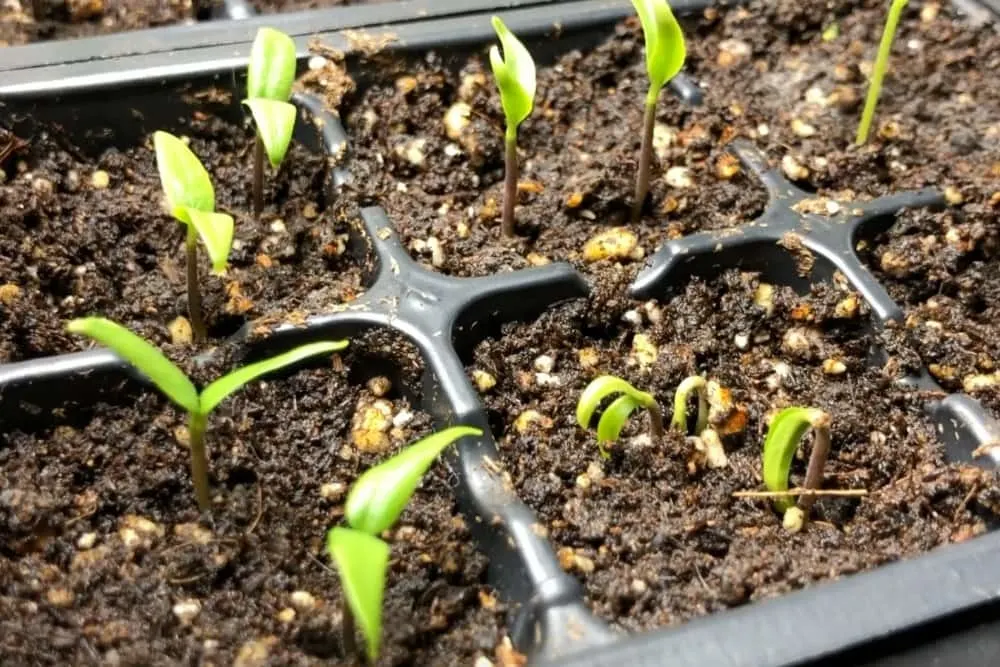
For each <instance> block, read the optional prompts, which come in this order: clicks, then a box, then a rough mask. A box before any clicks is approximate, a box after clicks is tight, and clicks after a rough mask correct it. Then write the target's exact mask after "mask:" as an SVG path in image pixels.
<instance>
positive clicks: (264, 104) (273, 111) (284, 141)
mask: <svg viewBox="0 0 1000 667" xmlns="http://www.w3.org/2000/svg"><path fill="white" fill-rule="evenodd" d="M243 104H245V105H247V107H249V108H250V113H251V114H253V122H254V124H255V125H256V126H257V136H259V137H260V140H261V142H262V143H263V144H264V151H265V152H266V153H267V160H268V162H270V163H271V167H273V168H274V169H277V168H278V166H279V165H281V161H282V160H284V159H285V153H287V152H288V146H289V144H291V143H292V133H293V132H294V131H295V117H296V114H297V110H296V109H295V105H294V104H289V103H288V102H278V101H276V100H266V99H263V98H251V99H247V100H243Z"/></svg>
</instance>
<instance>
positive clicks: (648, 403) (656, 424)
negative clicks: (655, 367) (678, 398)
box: [576, 375, 663, 458]
mask: <svg viewBox="0 0 1000 667" xmlns="http://www.w3.org/2000/svg"><path fill="white" fill-rule="evenodd" d="M616 394H621V396H618V398H616V399H615V400H614V401H612V402H611V404H610V405H608V407H606V408H605V409H604V412H603V414H601V419H600V420H599V421H598V422H597V446H598V448H599V449H600V450H601V456H603V457H604V458H608V456H609V454H608V451H607V449H605V447H604V443H607V442H615V441H617V440H618V436H619V435H620V434H621V432H622V429H623V428H624V427H625V422H626V421H628V418H629V416H630V415H631V414H632V413H633V412H634V411H635V410H636V409H638V408H645V409H646V410H647V411H649V424H650V430H651V431H652V432H653V437H654V438H655V439H657V440H659V439H661V438H662V437H663V414H662V413H661V412H660V406H659V405H657V403H656V399H655V398H654V397H653V396H652V394H647V393H646V392H644V391H639V390H638V389H636V388H635V387H633V386H632V385H630V384H629V383H628V382H626V381H625V380H622V379H621V378H617V377H614V376H612V375H602V376H600V377H598V378H595V379H594V380H593V381H592V382H591V383H590V384H588V385H587V388H586V389H584V390H583V393H582V394H580V401H579V403H577V405H576V421H577V423H578V424H580V428H583V429H586V428H589V427H590V422H591V420H592V419H593V416H594V413H595V412H597V408H598V407H599V406H600V404H601V403H602V402H603V401H604V400H605V399H607V398H608V397H610V396H614V395H616Z"/></svg>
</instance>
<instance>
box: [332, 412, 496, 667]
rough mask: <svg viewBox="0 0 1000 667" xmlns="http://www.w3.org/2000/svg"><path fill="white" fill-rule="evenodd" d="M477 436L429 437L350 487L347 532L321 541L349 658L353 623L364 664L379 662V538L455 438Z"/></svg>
mask: <svg viewBox="0 0 1000 667" xmlns="http://www.w3.org/2000/svg"><path fill="white" fill-rule="evenodd" d="M482 434H483V432H482V431H481V430H479V429H477V428H472V427H470V426H453V427H451V428H448V429H445V430H444V431H441V432H439V433H434V434H433V435H430V436H428V437H426V438H424V439H423V440H420V441H418V442H415V443H414V444H412V445H410V446H409V447H407V448H406V449H404V450H403V451H402V452H400V453H399V454H397V455H396V456H394V457H392V458H391V459H389V460H387V461H384V462H382V463H380V464H379V465H377V466H375V467H373V468H370V469H369V470H368V471H366V472H365V473H364V474H362V475H361V477H359V478H358V479H357V481H356V482H355V483H354V486H353V487H351V491H350V493H349V494H348V496H347V503H346V504H345V506H344V518H345V519H346V520H347V523H348V525H349V526H350V527H348V528H343V527H335V528H332V529H331V530H330V532H329V533H327V536H326V551H327V554H328V555H329V556H330V558H331V560H333V562H334V563H335V564H336V565H337V570H338V571H339V572H340V581H341V586H342V588H343V590H344V599H345V601H346V602H347V606H346V608H345V609H344V615H343V619H344V620H343V634H344V643H345V645H346V647H347V653H348V654H349V655H354V654H356V653H357V646H356V645H355V643H354V631H355V628H354V625H355V619H357V623H358V625H360V626H361V634H362V635H364V637H365V644H366V653H367V655H368V660H369V661H371V662H375V659H376V658H378V652H379V646H380V644H381V641H382V594H383V592H384V590H385V576H386V568H387V566H388V564H389V545H388V544H386V543H385V542H383V541H382V540H381V539H379V538H378V535H379V534H381V533H382V532H383V531H385V530H388V529H389V528H390V527H392V525H393V524H394V523H396V521H397V520H398V519H399V516H400V514H402V513H403V509H404V508H405V507H406V505H407V503H409V502H410V498H411V497H412V496H413V492H414V491H415V490H416V488H417V485H418V484H419V483H420V480H421V479H422V478H423V476H424V474H425V473H426V472H427V470H428V469H429V468H430V467H431V465H432V464H433V463H434V461H435V460H437V457H438V456H439V455H440V454H441V452H443V451H444V450H445V449H446V448H447V447H448V446H449V445H451V444H452V443H453V442H455V441H456V440H458V439H459V438H464V437H465V436H473V435H474V436H479V435H482Z"/></svg>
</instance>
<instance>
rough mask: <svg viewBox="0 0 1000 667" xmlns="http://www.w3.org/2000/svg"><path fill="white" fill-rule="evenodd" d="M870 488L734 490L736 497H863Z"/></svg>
mask: <svg viewBox="0 0 1000 667" xmlns="http://www.w3.org/2000/svg"><path fill="white" fill-rule="evenodd" d="M867 495H868V489H803V488H796V489H788V490H787V491H734V492H733V497H734V498H782V497H784V496H803V497H804V496H831V497H845V498H861V497H863V496H867Z"/></svg>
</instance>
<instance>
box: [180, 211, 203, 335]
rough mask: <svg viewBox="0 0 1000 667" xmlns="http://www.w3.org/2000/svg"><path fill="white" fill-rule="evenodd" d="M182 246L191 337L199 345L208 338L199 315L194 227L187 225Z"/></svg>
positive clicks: (199, 293)
mask: <svg viewBox="0 0 1000 667" xmlns="http://www.w3.org/2000/svg"><path fill="white" fill-rule="evenodd" d="M184 246H185V248H186V250H187V253H186V254H187V292H188V317H189V318H190V319H191V335H192V336H193V337H194V341H195V342H196V343H201V342H204V340H205V339H206V338H207V337H208V331H207V330H206V328H205V319H204V316H203V315H202V313H201V285H200V284H199V283H198V232H197V230H195V228H194V225H187V238H186V241H185V243H184Z"/></svg>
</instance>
